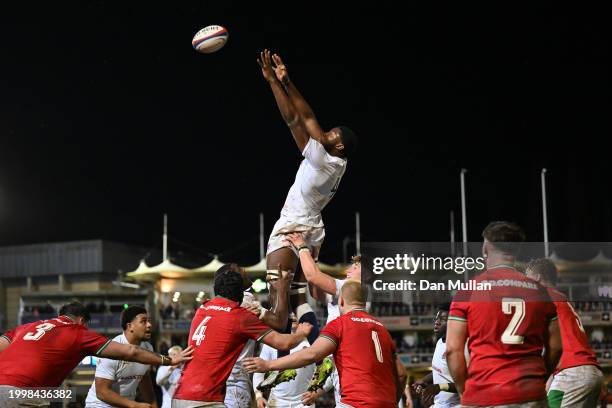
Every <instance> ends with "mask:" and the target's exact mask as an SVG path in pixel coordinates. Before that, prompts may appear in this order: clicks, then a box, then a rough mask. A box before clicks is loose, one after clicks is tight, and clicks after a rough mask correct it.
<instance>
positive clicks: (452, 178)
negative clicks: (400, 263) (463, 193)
mask: <svg viewBox="0 0 612 408" xmlns="http://www.w3.org/2000/svg"><path fill="white" fill-rule="evenodd" d="M126 4H127V3H126ZM126 4H106V3H104V2H92V3H87V4H81V5H76V3H75V5H70V6H68V5H63V6H58V5H47V6H45V8H44V9H41V8H40V6H35V5H29V6H28V7H29V9H23V10H19V11H18V12H14V13H12V12H11V13H8V12H5V13H3V17H2V24H1V25H0V33H1V35H2V38H3V44H2V55H1V57H0V61H1V64H0V74H1V75H0V95H1V96H0V245H14V244H24V243H35V242H48V241H60V240H80V239H89V238H104V239H112V240H117V241H123V242H128V243H137V244H142V245H144V246H147V247H151V246H155V245H159V243H160V242H161V233H162V214H163V213H164V212H167V213H168V214H169V221H170V235H171V236H172V237H173V239H175V241H174V243H173V242H171V248H170V249H171V251H172V250H173V249H174V250H176V249H178V248H182V247H186V248H187V247H188V248H191V249H192V250H196V251H202V252H203V253H204V252H212V253H221V255H222V259H223V260H238V261H241V262H256V261H257V258H258V245H257V234H258V213H259V212H263V213H264V214H265V216H266V235H267V234H269V232H270V230H271V228H272V225H273V223H274V222H275V221H276V218H277V217H278V214H279V212H280V209H281V207H282V205H283V202H284V199H285V196H286V194H287V191H288V189H289V187H290V185H291V183H292V181H293V178H294V176H295V172H296V170H297V167H298V165H299V161H300V158H301V157H300V155H299V152H298V150H297V148H296V147H295V144H294V142H293V140H292V138H291V135H290V133H289V131H288V129H287V128H286V126H285V125H284V124H283V121H282V120H281V118H280V115H279V113H278V111H277V108H276V105H275V102H274V99H273V97H272V94H271V92H270V90H269V87H268V86H267V84H266V82H265V81H264V80H263V79H262V77H261V73H260V70H259V68H258V66H257V64H256V62H255V59H256V57H257V55H258V52H259V51H260V50H261V49H262V48H264V47H269V48H271V49H272V50H273V51H275V52H278V53H279V54H281V55H282V56H283V58H284V60H285V62H286V63H287V66H288V68H289V72H290V75H291V77H292V79H293V80H294V82H295V83H296V85H297V86H298V88H299V89H300V90H301V91H302V93H303V94H304V95H305V97H306V99H307V100H308V101H309V102H310V104H311V105H312V107H313V109H314V111H315V113H316V114H317V116H318V119H319V121H320V123H321V124H322V125H323V127H324V128H326V129H329V128H331V127H333V126H335V125H338V124H345V125H348V126H349V127H351V128H353V129H354V130H355V131H356V133H358V135H359V137H360V146H359V152H358V154H357V156H356V157H355V158H353V159H351V160H350V162H349V166H348V170H347V173H346V174H345V177H344V180H343V182H342V183H341V185H340V189H339V191H338V193H337V194H336V196H335V197H334V199H333V201H332V202H331V203H330V204H329V205H328V207H327V208H326V209H325V210H324V213H323V218H324V221H325V224H326V231H327V238H326V242H325V245H324V247H323V250H322V254H321V258H322V259H323V260H324V261H327V262H335V261H340V258H341V256H342V239H343V238H344V237H345V236H347V235H350V236H352V235H353V234H354V230H355V227H354V212H355V211H360V212H361V220H362V233H363V237H362V238H363V240H366V241H367V240H371V241H446V240H448V236H449V212H450V211H451V210H454V211H455V220H456V229H457V238H458V239H461V226H460V190H459V172H460V169H461V168H462V167H464V168H467V169H468V173H467V208H468V231H469V239H470V240H474V241H477V240H479V238H480V232H481V230H482V228H483V227H484V226H485V225H486V223H487V222H488V221H490V220H496V219H508V220H513V221H516V222H518V223H520V224H522V225H523V226H524V227H525V229H526V230H527V233H528V239H529V240H531V241H538V240H541V239H543V234H542V215H541V201H540V200H541V194H540V170H541V168H542V167H547V168H548V170H549V173H548V179H547V182H548V194H549V197H548V199H549V225H550V228H549V231H550V239H551V240H553V241H612V229H611V228H610V225H611V222H612V199H611V195H612V194H611V190H612V186H611V183H610V181H611V175H612V174H611V170H612V166H611V164H610V157H611V156H612V155H611V154H610V152H611V150H610V148H609V147H608V143H607V139H609V137H610V134H611V133H610V126H609V112H610V102H609V86H608V71H609V63H608V49H609V40H608V38H609V37H608V34H609V33H608V32H607V31H608V30H607V29H606V27H607V25H608V22H606V21H605V20H604V18H605V16H606V15H607V14H606V13H604V12H603V10H597V9H587V8H586V7H585V6H581V8H580V9H576V8H567V9H562V8H559V6H552V5H549V6H542V5H539V6H530V7H525V6H521V5H513V7H514V8H507V9H499V10H494V9H483V8H476V7H474V8H472V9H466V8H465V6H464V5H454V6H451V7H445V6H442V5H438V6H437V7H436V8H433V7H430V8H427V7H425V6H416V5H414V4H409V3H402V4H401V8H400V4H398V5H389V4H385V3H384V2H376V4H377V5H376V6H358V5H355V4H350V3H346V4H337V5H336V6H334V7H330V6H329V5H325V3H316V2H312V3H306V2H299V3H295V4H294V3H272V4H267V3H261V4H259V3H258V4H256V5H246V4H248V3H245V4H242V3H239V2H222V3H212V2H195V3H191V4H189V3H186V2H179V3H177V4H173V5H172V6H171V7H170V6H169V4H170V3H165V6H162V5H159V6H158V5H154V4H153V3H148V4H147V3H140V4H132V3H129V5H126ZM574 7H575V6H574ZM210 24H220V25H223V26H225V27H227V29H228V30H229V33H230V37H229V42H228V43H227V44H226V46H225V47H224V48H223V49H222V50H220V51H218V52H217V53H214V54H210V55H202V54H198V53H196V52H195V51H194V50H193V49H192V48H191V42H190V41H191V38H192V36H193V35H194V34H195V33H196V32H197V31H198V30H199V29H200V28H202V27H204V26H207V25H210ZM181 246H182V247H181Z"/></svg>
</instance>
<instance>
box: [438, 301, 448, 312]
mask: <svg viewBox="0 0 612 408" xmlns="http://www.w3.org/2000/svg"><path fill="white" fill-rule="evenodd" d="M438 312H447V313H448V312H450V303H448V302H446V303H441V304H439V305H438Z"/></svg>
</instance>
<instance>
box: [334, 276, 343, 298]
mask: <svg viewBox="0 0 612 408" xmlns="http://www.w3.org/2000/svg"><path fill="white" fill-rule="evenodd" d="M334 280H335V281H336V297H338V296H340V289H342V286H343V285H344V280H340V279H334Z"/></svg>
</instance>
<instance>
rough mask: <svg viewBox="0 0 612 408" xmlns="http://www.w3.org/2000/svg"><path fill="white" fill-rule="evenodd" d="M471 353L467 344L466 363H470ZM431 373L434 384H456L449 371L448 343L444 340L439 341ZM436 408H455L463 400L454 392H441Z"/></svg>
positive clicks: (436, 399)
mask: <svg viewBox="0 0 612 408" xmlns="http://www.w3.org/2000/svg"><path fill="white" fill-rule="evenodd" d="M469 358H470V355H469V352H468V349H467V344H466V346H465V362H466V363H469ZM431 372H432V374H433V383H434V384H450V383H454V382H455V381H454V380H453V377H451V375H450V371H449V370H448V364H447V363H446V343H445V342H443V341H442V339H438V342H437V343H436V350H435V351H434V355H433V358H432V360H431ZM433 406H434V408H454V407H460V406H461V400H460V399H459V394H456V393H453V392H446V391H440V392H439V393H438V395H436V396H435V397H434V405H433Z"/></svg>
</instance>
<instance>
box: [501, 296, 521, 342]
mask: <svg viewBox="0 0 612 408" xmlns="http://www.w3.org/2000/svg"><path fill="white" fill-rule="evenodd" d="M512 308H514V314H513V315H512V319H510V323H508V327H506V330H504V333H503V334H502V336H501V341H502V343H504V344H523V340H524V337H523V336H519V335H518V334H516V331H517V330H518V327H519V326H520V325H521V323H522V322H523V319H524V318H525V301H524V300H523V299H517V298H503V299H502V312H504V314H511V313H512Z"/></svg>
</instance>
